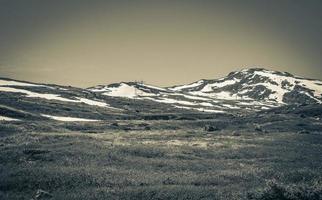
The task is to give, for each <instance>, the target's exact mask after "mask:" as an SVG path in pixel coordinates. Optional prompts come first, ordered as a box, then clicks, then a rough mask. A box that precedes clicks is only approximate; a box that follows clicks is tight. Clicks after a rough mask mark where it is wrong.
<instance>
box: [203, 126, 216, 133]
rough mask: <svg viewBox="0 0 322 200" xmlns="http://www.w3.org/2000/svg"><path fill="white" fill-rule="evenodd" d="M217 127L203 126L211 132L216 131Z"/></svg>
mask: <svg viewBox="0 0 322 200" xmlns="http://www.w3.org/2000/svg"><path fill="white" fill-rule="evenodd" d="M218 130H219V128H218V127H214V126H205V131H208V132H213V131H218Z"/></svg>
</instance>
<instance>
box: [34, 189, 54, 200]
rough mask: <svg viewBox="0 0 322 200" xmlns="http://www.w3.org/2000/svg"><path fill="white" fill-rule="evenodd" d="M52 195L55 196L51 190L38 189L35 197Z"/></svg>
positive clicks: (45, 197) (46, 197)
mask: <svg viewBox="0 0 322 200" xmlns="http://www.w3.org/2000/svg"><path fill="white" fill-rule="evenodd" d="M51 197H53V195H52V194H50V193H49V192H47V191H45V190H41V189H38V190H37V192H36V195H35V198H34V199H48V198H51Z"/></svg>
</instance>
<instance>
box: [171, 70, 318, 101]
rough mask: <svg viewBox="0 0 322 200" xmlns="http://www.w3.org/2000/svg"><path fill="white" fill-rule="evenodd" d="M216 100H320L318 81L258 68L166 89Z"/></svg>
mask: <svg viewBox="0 0 322 200" xmlns="http://www.w3.org/2000/svg"><path fill="white" fill-rule="evenodd" d="M168 89H170V90H172V91H176V92H185V93H188V94H191V95H199V96H207V97H215V98H218V99H231V98H233V99H252V100H258V101H266V102H276V103H279V104H292V103H299V104H301V103H321V100H322V96H321V95H322V81H319V80H313V79H305V78H302V77H297V76H294V75H292V74H290V73H287V72H278V71H270V70H266V69H262V68H252V69H244V70H241V71H236V72H231V73H230V74H228V76H226V77H224V78H221V79H218V80H200V81H197V82H194V83H191V84H188V85H182V86H176V87H170V88H168Z"/></svg>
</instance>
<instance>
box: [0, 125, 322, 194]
mask: <svg viewBox="0 0 322 200" xmlns="http://www.w3.org/2000/svg"><path fill="white" fill-rule="evenodd" d="M321 155H322V134H298V133H267V134H256V133H249V132H245V133H243V132H241V133H238V134H236V133H234V134H233V133H231V132H227V131H226V132H225V131H219V132H213V133H206V132H204V131H202V130H192V131H187V130H176V131H169V130H167V131H162V130H161V131H160V130H150V131H128V132H126V131H109V132H104V133H79V132H72V133H19V134H14V135H10V134H8V135H5V136H3V137H0V199H32V198H33V199H41V198H44V199H47V198H49V199H86V200H87V199H246V198H250V199H270V198H269V197H270V194H271V193H270V191H271V190H274V189H275V190H276V186H275V185H277V184H278V187H279V188H281V189H280V190H281V191H282V192H284V193H287V191H288V190H286V189H287V188H290V187H295V189H294V190H295V191H296V190H297V189H298V188H297V187H299V188H300V187H304V188H306V189H305V191H308V190H310V188H316V186H317V185H320V183H321V180H322V165H321V164H322V156H321ZM272 182H274V183H276V184H275V185H274V184H273V186H272V184H271V183H272ZM284 186H285V188H286V189H285V191H284V189H283V187H284ZM319 189H320V188H317V189H314V191H312V192H313V193H314V192H316V191H317V190H319ZM298 190H300V189H298ZM37 191H38V193H37ZM39 191H44V192H43V193H42V195H38V194H39ZM46 192H48V193H46ZM317 195H319V193H317ZM266 197H267V198H266ZM291 197H292V194H291ZM315 197H317V198H316V199H318V198H320V196H315ZM278 198H279V196H277V197H276V196H272V198H271V199H278ZM284 199H287V198H284ZM294 199H295V198H294Z"/></svg>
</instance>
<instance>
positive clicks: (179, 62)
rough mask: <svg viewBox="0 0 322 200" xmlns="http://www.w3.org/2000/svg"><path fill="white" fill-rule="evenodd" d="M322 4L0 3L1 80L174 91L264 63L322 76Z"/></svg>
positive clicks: (201, 0)
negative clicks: (131, 84)
mask: <svg viewBox="0 0 322 200" xmlns="http://www.w3.org/2000/svg"><path fill="white" fill-rule="evenodd" d="M321 53H322V1H320V0H316V1H313V0H275V1H274V0H271V1H264V0H256V1H255V0H243V1H240V0H235V1H232V0H231V1H229V0H221V1H215V0H208V1H206V0H195V1H192V0H191V1H190V0H159V1H158V0H147V1H136V0H129V1H122V0H115V1H108V0H104V1H103V0H101V1H95V0H87V1H85V0H68V1H65V0H64V1H62V0H61V1H59V0H28V1H21V0H0V76H2V77H9V78H14V79H21V80H28V81H34V82H46V83H56V84H63V85H73V86H80V87H88V86H93V85H97V84H108V83H113V82H120V81H133V80H143V81H145V82H147V83H150V84H154V85H159V86H170V85H177V84H184V83H189V82H193V81H196V80H199V79H202V78H206V79H212V78H219V77H222V76H224V75H226V74H227V73H229V72H231V71H233V70H238V69H241V68H247V67H253V66H260V67H264V68H268V69H273V70H280V71H288V72H290V73H293V74H296V75H300V76H304V77H310V78H317V79H322V56H321Z"/></svg>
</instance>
